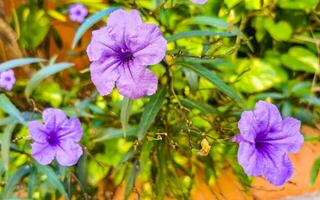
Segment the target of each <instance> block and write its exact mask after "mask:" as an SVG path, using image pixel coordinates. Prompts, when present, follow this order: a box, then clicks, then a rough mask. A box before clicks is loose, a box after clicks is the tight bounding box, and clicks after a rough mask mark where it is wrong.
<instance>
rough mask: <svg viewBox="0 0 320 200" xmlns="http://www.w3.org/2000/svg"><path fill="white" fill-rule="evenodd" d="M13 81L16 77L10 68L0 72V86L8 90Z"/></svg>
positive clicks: (11, 86)
mask: <svg viewBox="0 0 320 200" xmlns="http://www.w3.org/2000/svg"><path fill="white" fill-rule="evenodd" d="M15 83H16V78H15V76H14V72H13V70H12V69H9V70H7V71H3V72H0V88H4V89H6V90H8V91H10V90H12V88H13V86H14V84H15Z"/></svg>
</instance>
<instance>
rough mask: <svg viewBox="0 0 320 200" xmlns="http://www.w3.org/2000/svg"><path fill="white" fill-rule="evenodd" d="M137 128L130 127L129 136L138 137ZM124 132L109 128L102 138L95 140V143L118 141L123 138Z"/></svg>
mask: <svg viewBox="0 0 320 200" xmlns="http://www.w3.org/2000/svg"><path fill="white" fill-rule="evenodd" d="M137 130H138V128H137V127H128V129H127V136H130V137H131V136H136V135H137ZM123 135H124V134H123V130H122V129H115V128H107V129H105V130H104V131H103V133H102V136H100V137H98V138H96V139H94V140H93V142H104V141H106V140H111V139H118V138H122V137H123Z"/></svg>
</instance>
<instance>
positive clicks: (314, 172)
mask: <svg viewBox="0 0 320 200" xmlns="http://www.w3.org/2000/svg"><path fill="white" fill-rule="evenodd" d="M319 171H320V157H318V158H317V160H316V161H314V163H313V166H312V169H311V175H310V184H311V185H312V186H313V185H314V184H315V182H316V180H317V177H318V174H319Z"/></svg>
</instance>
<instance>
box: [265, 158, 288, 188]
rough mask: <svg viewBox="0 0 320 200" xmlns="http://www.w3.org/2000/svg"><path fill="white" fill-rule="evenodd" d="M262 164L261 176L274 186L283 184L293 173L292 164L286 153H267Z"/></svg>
mask: <svg viewBox="0 0 320 200" xmlns="http://www.w3.org/2000/svg"><path fill="white" fill-rule="evenodd" d="M263 165H264V171H263V176H264V177H265V178H266V179H267V180H268V181H269V182H270V183H272V184H273V185H275V186H281V185H283V184H284V183H285V182H287V181H288V180H289V179H290V178H291V177H292V175H293V165H292V163H291V160H290V158H289V157H288V155H287V154H280V155H278V154H276V153H271V154H268V155H267V156H265V157H264V161H263Z"/></svg>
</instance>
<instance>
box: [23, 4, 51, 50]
mask: <svg viewBox="0 0 320 200" xmlns="http://www.w3.org/2000/svg"><path fill="white" fill-rule="evenodd" d="M29 5H30V4H29ZM29 5H28V4H25V5H23V6H21V7H20V8H18V10H17V14H18V20H19V26H20V27H19V30H20V34H19V38H18V41H19V44H20V46H21V47H22V48H23V49H35V48H37V47H38V46H39V45H40V44H41V43H42V42H43V41H44V39H45V38H46V36H47V34H48V31H49V28H50V18H49V16H48V15H47V14H46V11H45V10H43V9H38V8H36V6H29Z"/></svg>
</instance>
